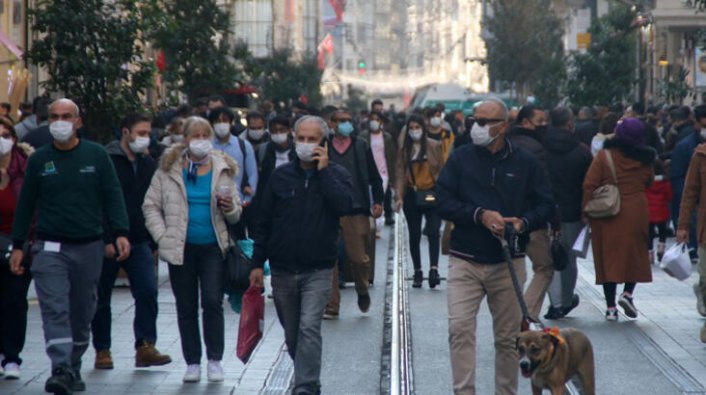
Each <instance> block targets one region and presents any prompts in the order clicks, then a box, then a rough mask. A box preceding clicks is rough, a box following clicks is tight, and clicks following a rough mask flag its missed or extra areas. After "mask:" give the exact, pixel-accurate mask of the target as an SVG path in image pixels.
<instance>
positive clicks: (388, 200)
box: [382, 185, 395, 221]
mask: <svg viewBox="0 0 706 395" xmlns="http://www.w3.org/2000/svg"><path fill="white" fill-rule="evenodd" d="M382 204H383V206H382V208H383V210H384V212H385V221H390V220H392V217H394V216H395V212H394V211H393V210H392V190H391V189H390V186H389V185H388V186H387V190H385V196H384V197H383V200H382Z"/></svg>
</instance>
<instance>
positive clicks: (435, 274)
mask: <svg viewBox="0 0 706 395" xmlns="http://www.w3.org/2000/svg"><path fill="white" fill-rule="evenodd" d="M439 284H441V277H439V271H438V270H436V269H431V270H429V288H432V289H433V288H436V286H437V285H439Z"/></svg>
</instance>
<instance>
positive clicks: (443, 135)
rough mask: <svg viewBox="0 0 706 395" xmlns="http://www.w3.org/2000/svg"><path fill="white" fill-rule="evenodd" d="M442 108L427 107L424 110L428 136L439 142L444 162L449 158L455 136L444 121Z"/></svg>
mask: <svg viewBox="0 0 706 395" xmlns="http://www.w3.org/2000/svg"><path fill="white" fill-rule="evenodd" d="M442 112H443V111H442V110H441V109H440V108H439V107H433V108H428V109H426V110H425V111H424V115H425V117H426V119H427V124H428V125H429V126H428V128H427V131H428V133H427V135H428V138H431V139H433V140H436V141H438V142H439V144H441V153H442V158H443V159H444V163H446V160H447V159H449V155H450V154H451V150H452V149H453V146H454V139H455V138H456V136H455V135H454V133H453V132H452V131H451V125H449V124H448V123H446V122H445V121H444V118H443V115H442Z"/></svg>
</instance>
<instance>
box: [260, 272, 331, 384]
mask: <svg viewBox="0 0 706 395" xmlns="http://www.w3.org/2000/svg"><path fill="white" fill-rule="evenodd" d="M332 278H333V269H324V270H316V271H314V272H310V273H301V274H290V273H281V272H279V273H278V272H275V271H273V272H272V295H273V297H274V301H275V308H276V310H277V317H278V318H279V322H280V324H282V328H284V340H285V343H286V344H287V351H289V356H291V357H292V360H294V390H293V391H292V393H293V394H295V395H299V394H318V393H320V388H321V382H320V381H319V378H320V376H321V348H322V340H321V320H322V318H323V314H324V307H326V302H328V298H329V296H330V294H331V282H332Z"/></svg>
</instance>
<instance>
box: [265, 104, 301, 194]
mask: <svg viewBox="0 0 706 395" xmlns="http://www.w3.org/2000/svg"><path fill="white" fill-rule="evenodd" d="M296 156H297V153H296V150H295V149H294V141H293V139H292V133H291V127H290V126H289V119H288V118H286V117H283V116H276V117H274V118H273V119H272V120H271V121H270V141H269V142H267V143H266V144H263V145H261V146H260V152H259V153H258V155H257V157H258V159H259V161H258V172H259V174H258V188H257V189H258V190H260V191H262V190H264V189H265V186H266V185H267V182H268V181H269V179H270V176H271V175H272V172H273V171H275V169H276V168H278V167H280V166H282V165H286V164H287V163H289V162H291V161H293V160H294V158H296Z"/></svg>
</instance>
